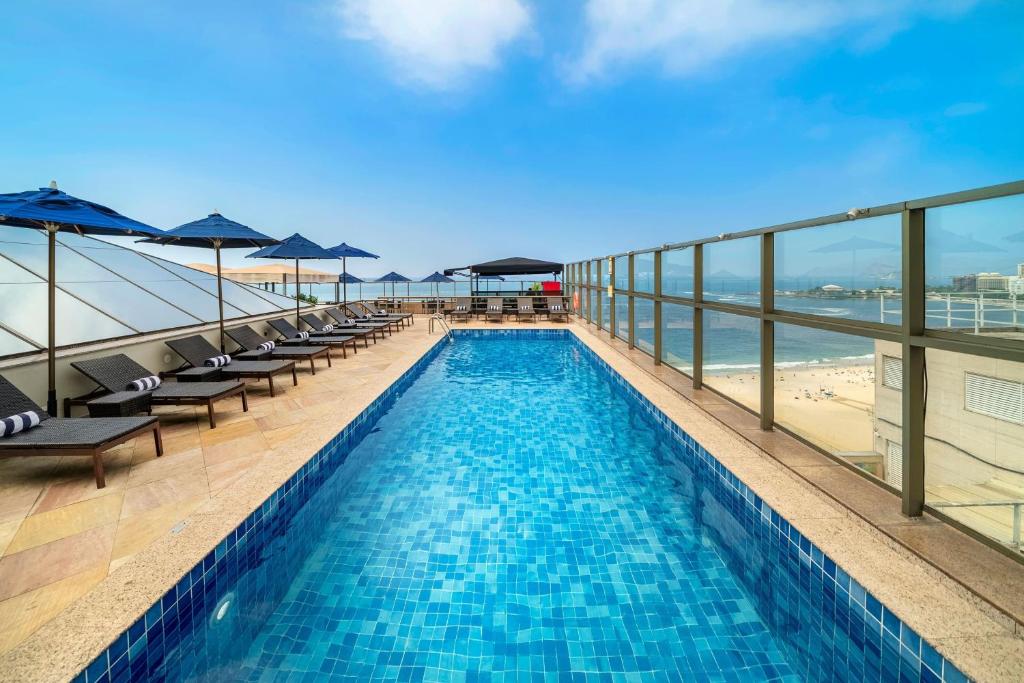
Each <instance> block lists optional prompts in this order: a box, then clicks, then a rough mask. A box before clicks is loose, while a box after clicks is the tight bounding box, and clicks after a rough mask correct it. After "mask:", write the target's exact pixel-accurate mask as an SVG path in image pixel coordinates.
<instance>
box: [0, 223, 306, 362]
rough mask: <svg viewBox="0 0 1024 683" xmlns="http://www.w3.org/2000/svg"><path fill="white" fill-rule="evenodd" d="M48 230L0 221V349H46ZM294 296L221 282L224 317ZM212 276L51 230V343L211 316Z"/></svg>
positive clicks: (277, 307) (287, 304) (279, 304)
mask: <svg viewBox="0 0 1024 683" xmlns="http://www.w3.org/2000/svg"><path fill="white" fill-rule="evenodd" d="M46 271H47V261H46V235H45V233H43V232H42V231H36V230H27V229H23V228H0V356H7V355H11V354H17V353H25V352H28V351H33V350H37V349H43V348H46ZM294 308H295V300H294V299H290V298H287V297H284V296H281V295H279V294H273V293H271V292H266V291H264V290H262V289H257V288H256V287H251V286H249V285H244V284H240V283H237V282H232V281H230V280H225V281H224V317H225V319H231V318H241V317H245V316H249V315H259V314H262V313H273V312H274V311H290V310H294ZM216 320H217V278H216V276H214V275H210V274H208V273H204V272H202V271H199V270H195V269H193V268H188V267H186V266H182V265H180V264H177V263H173V262H171V261H166V260H164V259H161V258H157V257H155V256H150V255H149V254H143V253H141V252H137V251H134V250H132V249H127V248H125V247H121V246H118V245H116V244H111V243H109V242H104V241H102V240H98V239H94V238H91V237H83V236H80V235H75V234H73V233H60V234H58V235H57V346H67V345H71V344H81V343H85V342H93V341H99V340H102V339H109V338H111V337H124V336H130V335H133V334H139V333H144V332H155V331H158V330H165V329H170V328H175V327H184V326H188V325H198V324H201V323H208V322H216Z"/></svg>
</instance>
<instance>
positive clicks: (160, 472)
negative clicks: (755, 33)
mask: <svg viewBox="0 0 1024 683" xmlns="http://www.w3.org/2000/svg"><path fill="white" fill-rule="evenodd" d="M513 325H514V324H513ZM469 326H473V327H493V325H486V324H483V323H471V324H470V325H469ZM537 326H538V327H546V326H548V324H547V323H539V324H537ZM562 326H564V325H560V327H562ZM569 327H570V329H572V330H573V331H574V332H575V333H576V334H577V335H578V336H579V337H580V338H581V339H582V340H583V341H584V343H586V344H587V345H588V346H590V347H591V348H592V349H594V351H595V352H597V353H598V354H599V355H600V356H601V357H602V358H604V359H605V360H606V361H607V362H608V363H609V364H610V365H611V366H612V367H613V368H615V369H616V370H617V371H619V372H620V373H621V374H622V375H623V376H624V377H625V378H626V379H627V380H628V381H630V382H631V383H633V384H634V386H636V387H637V388H638V389H640V390H641V391H642V392H643V393H644V394H645V395H647V396H648V397H649V398H650V399H651V400H652V402H654V403H655V405H657V406H658V407H659V408H661V409H662V410H663V411H665V412H666V414H667V415H669V417H670V418H672V419H673V420H675V421H676V422H677V423H679V424H680V425H682V426H684V428H685V429H686V430H687V431H688V432H689V433H691V434H692V435H694V437H696V438H697V439H698V440H700V441H701V442H702V443H703V444H704V445H705V446H706V447H707V448H708V449H709V450H710V451H712V452H713V453H715V455H716V457H718V458H719V459H720V460H721V461H722V462H723V463H724V464H725V465H726V466H727V467H729V468H730V469H731V470H732V471H733V472H734V473H735V474H736V475H737V476H739V477H740V479H742V480H743V481H744V482H746V483H747V484H748V485H749V486H750V487H751V488H752V489H753V490H754V491H755V492H757V493H758V494H759V495H761V496H762V497H763V498H764V499H765V500H766V501H767V502H768V503H769V504H770V505H772V506H773V507H774V508H775V509H776V510H778V511H779V512H780V514H782V515H783V516H785V517H786V518H787V519H789V520H790V521H791V522H793V523H794V525H795V526H796V527H797V528H798V529H800V531H801V532H802V533H804V534H806V535H807V536H808V537H809V538H810V539H811V540H812V541H814V542H815V543H817V544H818V545H819V546H820V547H821V548H822V549H823V550H825V552H827V553H828V554H829V555H831V556H832V557H834V558H835V559H836V560H837V562H839V564H840V565H841V566H843V567H844V569H846V570H847V571H848V572H849V573H850V574H851V575H852V576H854V577H855V578H857V580H859V581H860V582H861V583H862V584H863V585H865V586H866V587H867V588H868V589H869V590H870V591H872V592H873V593H875V594H876V595H877V596H878V597H879V598H880V599H881V600H882V601H883V602H885V603H886V604H887V605H888V606H889V607H890V608H891V609H892V610H893V611H894V612H896V614H898V615H899V616H900V617H901V618H903V619H904V620H905V621H907V623H909V624H910V625H911V626H913V627H914V628H916V629H917V630H918V631H919V632H921V633H922V634H923V635H925V636H926V637H927V638H929V640H931V641H932V642H933V643H934V644H935V645H936V646H937V647H938V648H939V650H940V651H942V652H943V653H944V654H945V655H946V656H948V657H950V658H951V659H952V660H953V661H955V662H956V663H958V664H959V665H961V667H962V668H963V669H964V670H965V671H966V672H967V673H968V674H970V675H971V676H973V677H975V678H977V679H978V680H1007V681H1009V680H1024V647H1022V643H1024V641H1021V640H1020V639H1019V638H1017V637H1015V636H1013V635H1012V634H1011V632H1010V631H1008V630H1007V629H1006V627H1005V625H1004V624H1002V623H999V622H998V621H997V620H995V619H993V618H991V617H990V615H989V614H987V613H986V612H985V611H984V610H982V609H979V608H978V606H977V605H976V604H975V603H974V602H972V601H971V600H969V599H967V598H966V597H965V596H964V595H963V594H962V592H960V591H958V590H957V588H956V586H954V585H951V584H952V583H953V582H951V581H944V580H942V578H941V577H940V578H938V579H936V576H935V573H934V572H930V571H929V568H928V567H927V566H925V563H923V562H922V561H921V560H920V559H919V558H917V557H916V556H914V555H913V554H912V553H909V552H907V551H906V550H905V549H903V548H900V547H894V545H893V544H891V543H888V542H886V541H885V539H883V538H880V536H881V534H880V533H879V532H877V530H874V529H872V528H870V527H869V526H867V525H865V524H864V523H863V521H862V520H861V519H860V518H858V517H857V516H856V515H854V514H853V513H852V512H851V511H850V510H848V509H846V508H844V507H843V506H840V505H838V504H837V503H836V502H835V501H834V500H832V499H830V498H828V497H826V496H824V495H822V494H821V492H820V491H818V490H816V489H815V488H814V487H813V486H811V485H810V484H808V483H807V482H806V481H805V480H803V479H800V478H799V477H797V476H796V475H795V474H793V473H792V472H791V471H789V470H787V469H786V467H785V466H783V465H782V464H781V463H780V462H779V461H778V460H775V459H772V458H769V457H767V456H766V455H765V453H764V452H762V451H759V450H758V449H757V448H755V447H753V446H752V444H751V443H750V442H749V441H748V440H746V439H744V438H743V437H741V436H740V435H739V434H737V433H736V432H734V431H731V430H729V429H726V428H724V427H723V425H722V424H721V422H719V421H718V420H717V419H715V418H714V417H713V413H709V412H707V410H706V408H708V407H710V408H712V409H717V408H718V406H716V405H713V406H705V407H701V406H700V405H698V403H699V402H700V400H699V399H698V401H697V403H695V402H693V401H692V400H680V395H679V393H677V392H676V391H674V390H673V389H672V388H670V387H669V386H668V385H666V384H664V383H662V382H660V381H658V380H657V379H656V378H654V377H652V375H651V374H650V373H648V372H645V371H644V370H642V369H641V368H640V367H639V366H638V365H637V364H635V363H633V362H631V361H630V360H628V359H627V358H626V357H625V356H624V355H623V354H622V353H620V352H618V351H616V350H613V348H612V346H611V345H609V344H608V343H607V341H606V339H605V338H602V336H599V335H597V334H594V332H593V331H592V329H588V328H587V326H585V325H580V324H572V325H570V326H569ZM438 340H439V336H437V335H434V336H429V335H428V334H427V325H426V320H420V321H419V323H417V324H416V325H414V326H412V327H410V328H407V329H406V331H403V332H402V333H400V334H397V335H395V336H394V337H389V338H387V339H386V340H385V341H384V342H381V343H379V344H378V345H376V346H371V347H370V348H369V349H360V352H359V354H357V355H355V356H352V355H350V357H349V358H348V359H347V360H345V361H342V360H341V359H340V358H336V359H335V367H334V368H333V369H332V370H330V371H322V372H318V373H317V375H316V376H315V377H312V376H310V375H309V374H308V371H307V372H306V373H305V374H302V375H300V384H299V386H298V387H291V386H289V387H287V388H286V390H285V391H284V392H283V393H282V394H279V396H278V397H276V398H275V399H270V398H269V396H268V395H266V393H265V391H264V390H261V389H260V388H259V387H258V385H257V387H254V388H253V390H252V391H251V393H250V406H251V410H250V412H249V413H242V412H241V411H240V410H239V409H235V410H226V409H222V410H221V411H219V412H218V416H219V417H218V427H217V429H216V430H213V431H211V430H209V428H208V426H207V425H206V421H205V418H203V417H201V416H200V417H198V418H197V416H196V411H195V410H194V409H188V408H186V409H179V410H174V411H171V410H167V411H166V412H162V413H160V414H161V417H162V419H161V423H162V424H163V425H164V430H165V444H166V446H167V450H166V455H165V456H164V457H162V458H156V457H155V453H154V452H153V449H152V442H151V440H150V441H149V442H148V443H147V442H145V441H140V442H139V443H137V444H136V443H132V444H126V445H125V446H123V447H122V448H119V449H118V452H117V453H116V454H114V455H113V456H112V457H110V458H108V460H109V462H110V465H109V469H108V487H107V488H106V489H103V490H102V491H97V490H96V489H95V486H94V485H92V478H91V470H90V469H89V467H88V463H87V462H84V463H83V462H74V461H70V460H69V461H68V462H64V461H50V462H45V461H44V459H35V460H29V459H20V460H12V461H8V462H3V463H0V549H2V550H0V552H3V556H2V558H0V652H6V654H5V655H0V679H2V680H19V681H35V680H39V681H51V680H63V679H66V678H68V677H69V676H71V675H73V674H74V673H76V672H77V671H78V670H79V669H80V668H81V667H82V666H83V665H84V664H85V663H87V662H88V661H89V660H90V659H91V658H92V657H93V656H95V654H96V653H97V652H99V651H100V650H102V649H103V648H104V647H105V646H106V645H107V644H108V643H109V642H110V641H111V640H112V639H113V638H114V637H116V635H117V634H118V633H120V632H121V631H122V630H124V629H125V628H127V626H129V625H130V624H131V623H132V621H134V620H135V619H136V618H137V617H138V616H139V615H140V614H142V613H143V612H144V611H145V610H146V608H148V606H149V605H150V604H152V602H153V601H154V600H156V599H157V598H158V597H159V596H160V595H161V594H162V593H163V592H164V591H165V590H166V589H167V588H168V587H169V586H171V585H172V584H173V583H174V582H176V581H177V580H178V578H180V577H181V576H182V575H183V574H184V573H185V572H186V571H188V570H189V569H190V568H191V567H192V565H194V564H195V562H196V561H198V560H199V559H201V558H202V556H203V555H205V554H206V553H207V552H208V551H209V550H210V549H211V548H212V547H213V546H214V545H216V543H217V542H219V541H220V540H221V539H222V538H223V537H224V535H225V534H226V533H228V532H229V531H230V530H232V529H233V528H234V527H235V526H237V524H238V523H239V522H240V521H241V520H242V519H244V517H245V516H246V515H247V514H248V513H249V512H250V511H251V510H253V509H255V507H256V506H258V505H259V504H260V503H262V501H263V500H265V499H266V497H267V496H268V495H269V494H270V493H271V492H272V491H273V490H274V489H276V488H277V487H278V486H280V484H281V483H283V481H285V480H286V479H287V478H288V477H289V476H290V475H291V474H292V473H293V472H294V471H295V470H296V469H297V468H298V467H299V466H301V464H302V463H304V462H305V461H306V460H307V459H308V458H309V457H310V456H311V455H312V454H313V453H314V452H315V451H316V450H317V449H318V448H319V447H320V446H321V445H322V444H323V443H325V442H326V441H327V440H328V439H330V438H331V437H332V436H334V434H336V433H337V432H338V431H339V430H340V429H341V428H343V427H344V425H345V424H347V423H348V422H349V421H350V420H351V419H352V418H354V417H355V416H356V415H358V413H359V412H360V411H361V410H362V409H363V408H364V407H365V406H366V405H368V404H369V403H370V402H371V401H372V400H373V398H375V397H376V396H377V395H379V394H380V392H381V391H383V390H384V389H385V388H386V387H387V386H389V385H390V384H391V383H392V382H393V381H394V380H395V379H397V378H398V377H399V376H400V375H401V374H402V372H404V371H405V370H406V369H408V367H410V366H411V365H412V364H413V363H414V362H415V360H417V359H418V358H419V357H421V356H422V354H423V353H425V352H426V351H427V349H429V348H430V346H431V345H432V344H434V343H437V341H438ZM172 527H175V532H174V533H171V528H172Z"/></svg>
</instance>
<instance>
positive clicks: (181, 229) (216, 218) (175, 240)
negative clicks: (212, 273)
mask: <svg viewBox="0 0 1024 683" xmlns="http://www.w3.org/2000/svg"><path fill="white" fill-rule="evenodd" d="M139 241H140V242H149V243H152V244H172V245H175V246H179V247H200V248H202V249H213V251H214V253H215V254H216V256H217V307H218V309H219V313H220V350H221V351H222V352H223V351H224V284H223V278H222V277H221V272H220V250H221V249H241V248H244V247H247V248H249V249H252V248H254V247H265V246H267V245H270V244H277V240H276V239H274V238H273V237H269V236H267V235H264V234H263V233H261V232H256V231H255V230H253V229H252V228H250V227H249V226H247V225H242V224H241V223H236V222H235V221H233V220H230V219H228V218H225V217H224V216H222V215H220V214H219V213H217V211H216V210H214V212H213V213H211V214H210V215H209V216H207V217H206V218H200V219H199V220H197V221H192V222H191V223H185V224H184V225H179V226H178V227H176V228H174V229H173V230H168V231H167V232H165V233H164V234H163V235H160V236H157V237H150V238H147V239H144V240H139ZM296 282H297V281H296Z"/></svg>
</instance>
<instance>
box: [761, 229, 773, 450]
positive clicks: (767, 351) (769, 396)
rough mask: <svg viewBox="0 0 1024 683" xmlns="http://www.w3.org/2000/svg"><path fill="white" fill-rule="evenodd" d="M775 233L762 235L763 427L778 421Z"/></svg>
mask: <svg viewBox="0 0 1024 683" xmlns="http://www.w3.org/2000/svg"><path fill="white" fill-rule="evenodd" d="M774 309H775V235H774V234H773V233H770V232H766V233H764V234H763V235H761V406H760V407H761V411H760V413H761V429H763V430H765V431H771V429H772V428H773V427H774V425H775V323H774V322H773V321H771V320H769V319H768V318H767V317H766V316H768V314H770V313H772V312H773V311H774Z"/></svg>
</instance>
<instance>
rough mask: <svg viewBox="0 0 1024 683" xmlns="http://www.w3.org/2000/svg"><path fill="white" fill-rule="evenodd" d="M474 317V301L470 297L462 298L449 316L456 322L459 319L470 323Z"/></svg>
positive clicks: (457, 301)
mask: <svg viewBox="0 0 1024 683" xmlns="http://www.w3.org/2000/svg"><path fill="white" fill-rule="evenodd" d="M472 315H473V300H472V299H471V298H469V297H468V296H460V297H459V298H458V299H456V300H455V306H454V308H452V310H451V312H450V313H449V314H448V316H449V317H450V318H451V319H452V322H455V321H456V320H458V319H459V318H462V319H463V320H466V321H468V320H469V319H470V317H471V316H472Z"/></svg>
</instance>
